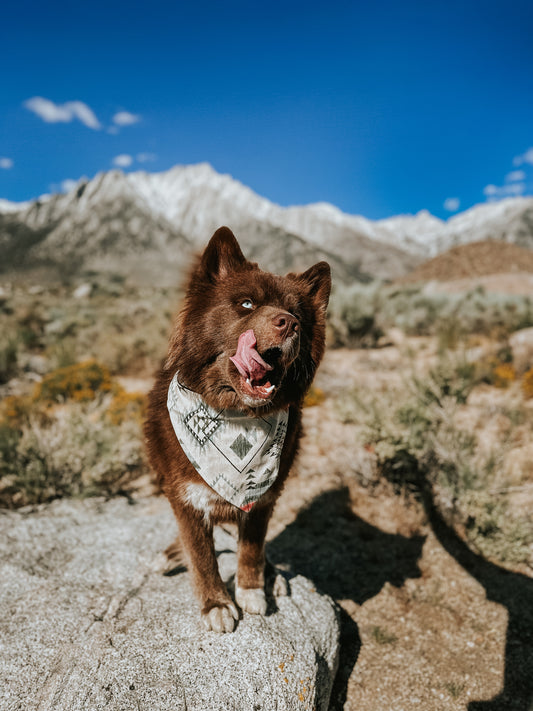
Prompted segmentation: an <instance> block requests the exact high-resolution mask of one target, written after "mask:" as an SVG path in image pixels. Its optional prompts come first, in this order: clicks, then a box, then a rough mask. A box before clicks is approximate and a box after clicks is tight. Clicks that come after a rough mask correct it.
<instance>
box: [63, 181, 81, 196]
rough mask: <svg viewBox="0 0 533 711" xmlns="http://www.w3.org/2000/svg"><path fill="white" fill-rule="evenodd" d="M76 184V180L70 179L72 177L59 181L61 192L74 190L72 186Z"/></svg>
mask: <svg viewBox="0 0 533 711" xmlns="http://www.w3.org/2000/svg"><path fill="white" fill-rule="evenodd" d="M77 184H78V181H77V180H72V178H66V180H63V181H62V182H61V185H60V188H61V192H63V193H69V192H70V191H71V190H74V188H75V187H76V186H77Z"/></svg>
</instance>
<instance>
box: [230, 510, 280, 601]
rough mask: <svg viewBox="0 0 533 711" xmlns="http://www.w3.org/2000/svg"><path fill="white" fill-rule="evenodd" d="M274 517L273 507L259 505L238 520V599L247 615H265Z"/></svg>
mask: <svg viewBox="0 0 533 711" xmlns="http://www.w3.org/2000/svg"><path fill="white" fill-rule="evenodd" d="M271 515H272V506H271V505H269V506H258V507H257V508H253V509H252V510H251V511H250V512H249V513H247V514H244V515H243V516H242V518H241V519H240V521H239V548H238V563H237V585H236V586H235V600H236V601H237V604H238V605H239V607H240V608H241V609H242V610H243V611H245V612H251V613H252V614H255V615H264V614H265V613H266V609H267V603H266V597H265V536H266V532H267V527H268V522H269V520H270V516H271Z"/></svg>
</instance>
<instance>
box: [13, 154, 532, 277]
mask: <svg viewBox="0 0 533 711" xmlns="http://www.w3.org/2000/svg"><path fill="white" fill-rule="evenodd" d="M223 224H226V225H229V226H230V227H231V228H232V229H233V230H234V232H235V234H236V235H237V237H238V238H239V240H240V241H241V244H242V246H243V248H244V250H245V251H246V252H247V254H248V255H249V256H250V257H252V258H253V259H256V260H257V261H259V262H260V263H261V264H262V265H264V267H265V268H267V269H271V270H273V271H277V272H285V271H289V270H292V269H302V268H305V267H308V266H309V265H310V264H312V263H313V262H315V261H317V260H319V259H326V260H327V261H329V262H330V264H331V265H332V268H333V272H334V277H335V278H336V280H338V281H340V282H344V283H346V282H353V281H354V280H358V281H367V280H369V279H372V278H378V279H384V280H392V279H397V278H400V277H402V276H403V275H406V274H408V273H409V272H411V271H412V270H413V269H414V268H415V267H416V266H417V265H418V264H419V263H420V262H421V261H422V260H423V259H427V258H428V257H432V256H435V255H436V254H438V253H440V252H443V251H445V250H446V249H448V248H449V247H451V246H454V245H457V244H464V243H469V242H472V241H479V240H486V239H495V240H503V241H505V242H509V243H515V244H519V245H521V246H523V247H527V248H533V198H509V199H507V200H502V201H500V202H497V203H491V204H484V205H477V206H475V207H473V208H471V209H470V210H467V211H466V212H464V213H461V214H460V215H457V216H455V217H452V218H450V219H449V220H448V221H446V222H444V221H442V220H439V219H437V218H436V217H433V216H432V215H430V214H429V213H428V212H427V211H422V212H419V213H418V214H417V215H414V216H410V215H400V216H397V217H392V218H389V219H386V220H379V221H372V220H368V219H366V218H364V217H361V216H357V215H347V214H345V213H343V212H342V211H341V210H339V209H338V208H336V207H334V206H333V205H329V204H327V203H317V204H313V205H306V206H296V207H288V208H283V207H280V206H279V205H276V204H274V203H272V202H270V201H269V200H266V199H265V198H262V197H260V196H259V195H257V194H256V193H254V192H253V191H252V190H250V189H249V188H247V187H246V186H244V185H242V184H241V183H239V182H238V181H236V180H234V179H233V178H231V177H230V176H229V175H220V174H219V173H217V172H216V171H215V170H213V168H211V166H210V165H208V164H206V163H201V164H198V165H191V166H175V167H174V168H172V169H171V170H169V171H166V172H163V173H145V172H135V173H128V174H124V173H122V172H121V171H118V170H113V171H109V172H107V173H101V174H99V175H97V176H96V177H95V178H93V179H92V180H90V181H80V183H78V185H77V186H76V187H75V188H74V189H73V190H71V191H70V192H69V193H67V194H60V195H52V196H47V197H43V198H40V199H38V200H35V201H31V202H29V203H21V204H20V205H16V204H13V203H8V202H6V201H0V270H1V271H4V272H6V271H12V270H13V269H15V270H18V271H19V272H20V271H21V270H28V269H33V268H35V267H40V268H43V267H46V268H47V269H49V270H51V271H52V272H53V271H54V270H55V273H57V272H59V273H60V274H61V275H65V274H74V275H76V274H79V273H83V272H87V271H102V270H104V271H107V272H113V273H118V274H122V275H127V276H129V277H130V278H135V279H137V280H141V281H145V280H147V281H152V282H153V280H154V279H157V281H158V283H164V282H168V283H175V281H176V279H177V278H179V275H180V273H181V272H182V271H183V270H184V269H185V268H186V266H187V264H188V263H189V260H190V256H191V254H192V253H193V252H194V251H195V250H197V249H199V248H200V247H201V246H202V245H204V244H205V243H206V241H207V239H208V238H209V237H210V236H211V234H212V233H213V232H214V230H215V229H217V227H220V225H223Z"/></svg>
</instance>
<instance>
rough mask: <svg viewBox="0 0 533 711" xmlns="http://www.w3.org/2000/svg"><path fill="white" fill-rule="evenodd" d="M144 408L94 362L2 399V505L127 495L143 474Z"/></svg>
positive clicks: (63, 370) (64, 370) (55, 374)
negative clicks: (22, 394)
mask: <svg viewBox="0 0 533 711" xmlns="http://www.w3.org/2000/svg"><path fill="white" fill-rule="evenodd" d="M43 385H44V387H43ZM143 403H144V398H143V397H142V396H141V395H139V394H133V393H126V392H125V391H124V390H123V389H122V388H121V387H120V385H118V384H117V383H115V382H113V381H112V379H111V378H110V376H109V373H108V371H107V369H105V368H103V367H102V366H99V365H98V364H97V363H95V362H88V363H87V362H86V363H80V364H78V366H76V367H69V368H61V369H59V370H57V371H54V372H52V373H50V374H49V376H47V377H46V378H44V379H43V381H42V383H41V384H40V387H38V388H37V389H36V392H35V393H34V394H33V395H32V396H25V397H20V396H10V397H7V398H4V400H3V401H2V403H1V405H0V505H2V506H8V507H16V506H24V505H26V504H38V503H43V502H46V501H50V500H52V499H54V498H58V497H63V496H91V495H95V494H106V495H112V494H117V493H120V492H122V491H124V490H127V488H128V485H129V483H130V482H131V481H132V480H134V479H135V478H137V477H138V476H139V475H140V474H142V473H144V472H146V471H147V467H146V464H145V462H144V454H143V446H142V432H141V421H142V413H143Z"/></svg>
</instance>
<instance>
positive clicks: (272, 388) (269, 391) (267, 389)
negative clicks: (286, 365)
mask: <svg viewBox="0 0 533 711" xmlns="http://www.w3.org/2000/svg"><path fill="white" fill-rule="evenodd" d="M275 387H276V386H275V385H271V386H270V387H269V388H265V390H266V392H267V393H271V392H272V390H274V388H275Z"/></svg>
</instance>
